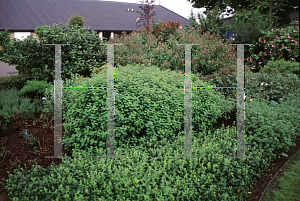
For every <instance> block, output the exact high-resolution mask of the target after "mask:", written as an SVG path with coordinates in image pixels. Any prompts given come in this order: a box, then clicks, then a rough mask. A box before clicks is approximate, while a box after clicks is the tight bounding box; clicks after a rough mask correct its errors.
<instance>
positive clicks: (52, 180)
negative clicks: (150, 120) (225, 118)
mask: <svg viewBox="0 0 300 201" xmlns="http://www.w3.org/2000/svg"><path fill="white" fill-rule="evenodd" d="M235 133H236V129H235V128H233V127H228V128H226V129H225V128H223V129H222V130H217V131H216V132H215V133H212V134H210V133H209V136H206V135H202V136H201V137H199V138H193V144H192V150H193V151H192V152H193V156H197V157H200V158H183V156H184V153H185V150H184V133H183V132H180V133H179V134H178V136H177V138H174V139H172V140H171V141H169V140H167V139H166V138H164V139H162V140H161V141H156V140H155V139H154V136H152V138H153V139H151V140H149V141H145V142H144V143H142V144H141V145H140V146H136V147H131V148H130V150H128V149H124V148H116V152H115V153H116V155H117V156H120V155H121V156H124V157H123V158H97V156H103V155H105V149H103V148H101V147H99V148H98V147H95V148H93V153H95V154H90V155H88V154H85V153H82V152H81V151H74V152H73V156H74V159H69V158H62V164H60V165H59V166H55V165H54V164H53V165H51V166H49V167H48V168H47V169H43V168H42V167H41V166H35V165H34V166H33V168H32V170H31V171H27V170H25V169H23V168H19V170H16V174H14V175H9V180H7V185H6V187H5V188H6V189H7V191H8V193H9V196H10V197H14V198H18V199H22V200H49V199H53V198H54V197H55V198H56V199H60V200H62V199H71V200H157V199H160V200H199V199H201V200H231V199H232V200H240V201H242V200H244V199H245V197H246V195H247V190H248V189H246V187H247V186H249V185H250V184H251V182H252V180H251V178H253V176H256V174H257V173H258V172H260V171H261V170H262V169H264V168H265V166H266V164H268V162H269V161H268V160H267V159H265V158H264V151H255V152H254V153H250V151H249V150H248V149H247V150H246V154H247V155H248V156H249V155H250V156H253V157H254V159H252V160H246V159H241V160H240V159H239V160H237V159H233V158H229V157H230V156H233V155H234V154H233V153H234V151H233V148H235V147H234V144H235V139H234V138H232V136H233V135H234V134H235ZM194 135H196V134H195V133H194ZM196 136H197V135H196ZM170 142H172V143H170ZM176 156H181V157H182V158H176ZM250 168H253V169H250ZM31 178H35V179H34V180H32V179H31ZM236 190H239V191H240V194H241V195H242V196H240V195H237V194H236V193H235V191H236Z"/></svg>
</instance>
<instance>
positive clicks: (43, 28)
mask: <svg viewBox="0 0 300 201" xmlns="http://www.w3.org/2000/svg"><path fill="white" fill-rule="evenodd" d="M47 30H49V26H48V25H43V26H39V27H37V28H36V29H35V30H34V32H35V33H36V35H37V36H38V37H39V38H40V39H41V38H42V37H45V36H46V35H45V34H44V33H45V32H47ZM44 31H45V32H44Z"/></svg>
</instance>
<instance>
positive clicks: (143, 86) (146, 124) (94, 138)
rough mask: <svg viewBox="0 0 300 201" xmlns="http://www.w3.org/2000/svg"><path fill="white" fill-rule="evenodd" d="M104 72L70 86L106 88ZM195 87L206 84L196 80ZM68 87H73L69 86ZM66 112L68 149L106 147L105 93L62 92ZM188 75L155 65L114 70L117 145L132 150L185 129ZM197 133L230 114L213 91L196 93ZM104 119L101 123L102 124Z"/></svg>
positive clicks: (66, 143)
mask: <svg viewBox="0 0 300 201" xmlns="http://www.w3.org/2000/svg"><path fill="white" fill-rule="evenodd" d="M105 72H106V69H105V68H104V69H103V73H101V74H97V75H96V76H95V77H93V78H91V79H85V80H81V81H80V80H79V82H78V83H77V84H76V83H75V85H72V86H106V85H107V81H106V76H107V74H106V73H105ZM193 84H195V85H200V86H203V85H207V84H205V83H203V82H201V81H200V80H199V79H197V78H196V77H193ZM66 86H69V84H66ZM64 91H67V92H66V96H65V98H64V104H65V109H66V112H63V114H64V118H65V120H66V123H65V124H64V127H65V129H66V133H67V134H68V139H65V140H64V142H65V146H66V147H70V146H72V147H75V148H76V149H81V150H87V151H89V149H90V146H97V147H103V148H105V143H106V138H105V136H106V124H107V122H106V119H107V105H106V101H107V100H106V98H107V91H106V90H104V89H102V90H99V89H98V90H90V89H77V90H72V89H64V90H63V93H64ZM183 92H184V75H182V74H180V73H176V72H174V71H170V70H164V69H160V68H158V67H154V66H144V65H142V66H141V65H137V66H132V65H127V66H125V67H118V68H116V69H115V94H116V95H115V96H116V97H115V131H116V137H115V139H116V146H120V147H123V146H130V145H135V144H136V143H139V142H140V141H141V140H148V139H149V137H153V136H156V137H157V139H158V140H159V139H161V138H163V137H166V138H170V137H173V136H174V135H175V134H176V133H178V132H179V131H180V130H182V129H183V128H184V93H183ZM192 99H193V109H192V110H193V116H192V118H193V126H194V128H193V129H194V130H195V131H198V132H200V131H203V130H207V129H209V128H210V127H211V126H212V125H213V124H214V123H215V121H216V120H217V119H218V118H219V117H221V116H222V115H224V114H226V112H230V111H231V110H232V107H233V105H230V104H229V102H228V101H227V100H226V99H225V97H224V96H223V97H221V96H220V95H219V93H218V92H216V91H213V90H200V89H197V90H193V98H192ZM99 118H100V119H99Z"/></svg>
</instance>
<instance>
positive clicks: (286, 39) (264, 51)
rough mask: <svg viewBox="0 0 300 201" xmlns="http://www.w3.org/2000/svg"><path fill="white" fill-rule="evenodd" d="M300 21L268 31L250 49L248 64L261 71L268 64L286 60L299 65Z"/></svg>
mask: <svg viewBox="0 0 300 201" xmlns="http://www.w3.org/2000/svg"><path fill="white" fill-rule="evenodd" d="M299 51H300V49H299V21H294V22H292V23H291V24H290V25H289V26H287V27H285V28H281V29H272V30H271V31H266V32H265V36H264V37H262V38H259V40H258V42H257V43H255V44H254V45H252V46H251V47H250V53H251V56H250V58H247V62H246V63H247V64H248V65H251V66H252V68H253V69H255V70H256V71H259V70H260V69H261V68H262V67H264V66H265V65H267V63H270V62H274V61H275V60H280V59H284V60H286V61H293V62H298V63H299Z"/></svg>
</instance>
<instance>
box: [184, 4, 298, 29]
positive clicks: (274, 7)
mask: <svg viewBox="0 0 300 201" xmlns="http://www.w3.org/2000/svg"><path fill="white" fill-rule="evenodd" d="M187 1H188V2H190V3H193V5H192V6H193V7H194V8H206V10H207V11H210V10H212V9H213V8H214V7H215V6H216V4H217V3H220V5H219V8H220V10H221V11H222V12H226V14H227V15H229V14H230V13H232V14H234V13H235V12H236V11H238V10H241V9H246V10H247V9H253V6H254V5H255V7H256V8H258V9H260V12H261V13H262V14H269V21H270V19H271V21H272V22H271V23H270V24H274V21H276V19H277V22H278V25H279V26H284V25H287V24H289V23H290V18H289V16H290V14H291V13H293V12H294V11H299V1H298V0H267V1H265V0H255V1H252V0H251V1H250V0H187ZM227 6H230V7H231V8H232V9H234V11H233V10H232V9H228V10H226V7H227ZM294 7H297V8H294ZM207 11H205V12H204V13H206V12H207ZM273 16H274V17H273Z"/></svg>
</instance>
